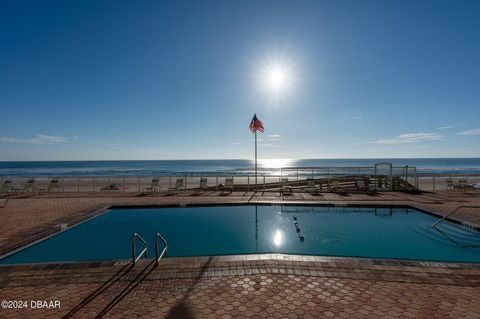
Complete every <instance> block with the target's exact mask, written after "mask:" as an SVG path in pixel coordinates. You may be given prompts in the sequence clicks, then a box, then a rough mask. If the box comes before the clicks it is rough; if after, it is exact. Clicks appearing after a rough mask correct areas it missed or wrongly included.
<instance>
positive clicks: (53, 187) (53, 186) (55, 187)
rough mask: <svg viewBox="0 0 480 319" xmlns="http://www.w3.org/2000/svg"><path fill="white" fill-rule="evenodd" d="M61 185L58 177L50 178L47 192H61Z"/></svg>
mask: <svg viewBox="0 0 480 319" xmlns="http://www.w3.org/2000/svg"><path fill="white" fill-rule="evenodd" d="M60 186H61V182H60V180H59V179H58V178H52V179H50V182H48V186H47V192H49V193H51V192H55V191H57V192H60Z"/></svg>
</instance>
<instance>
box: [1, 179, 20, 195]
mask: <svg viewBox="0 0 480 319" xmlns="http://www.w3.org/2000/svg"><path fill="white" fill-rule="evenodd" d="M0 192H1V193H7V194H8V193H10V192H16V189H15V187H13V181H12V180H11V179H6V180H4V181H3V184H2V187H0Z"/></svg>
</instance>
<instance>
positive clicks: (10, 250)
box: [0, 201, 480, 269]
mask: <svg viewBox="0 0 480 319" xmlns="http://www.w3.org/2000/svg"><path fill="white" fill-rule="evenodd" d="M249 205H258V206H276V205H295V206H318V207H338V208H341V207H359V208H362V207H363V208H412V209H416V210H418V211H420V212H423V213H426V214H429V215H433V216H435V217H439V218H444V217H445V220H448V221H450V222H453V223H455V224H459V225H462V226H463V225H464V221H462V220H460V219H457V218H453V217H450V216H448V217H446V215H442V214H440V213H437V212H435V211H433V210H430V209H426V208H424V207H418V206H417V205H415V204H371V203H369V204H366V203H345V202H338V201H332V202H322V203H316V202H312V201H308V202H306V201H303V202H298V201H268V202H265V201H249V202H247V203H245V202H241V203H232V202H230V203H221V202H218V203H181V202H179V203H164V204H132V205H116V204H113V205H106V206H103V207H100V208H96V209H92V210H87V211H86V216H85V217H84V218H76V219H73V222H68V223H63V224H59V225H56V226H53V227H52V229H47V230H45V231H44V232H39V233H37V234H35V235H34V236H32V238H30V239H28V238H27V239H26V240H24V241H22V242H20V243H17V244H16V245H11V246H13V247H8V246H7V248H6V249H1V250H0V253H1V255H0V260H2V259H5V258H7V257H8V256H10V255H13V254H15V253H17V252H20V251H22V250H24V249H26V248H28V247H30V246H33V245H36V244H38V243H40V242H42V241H44V240H47V239H49V238H51V237H53V236H56V235H58V234H60V233H62V232H64V231H67V230H69V229H70V228H73V227H76V226H79V225H81V224H83V223H85V222H88V221H89V220H91V219H94V218H97V217H99V216H101V215H103V214H105V213H107V212H108V211H110V210H112V209H135V208H185V207H209V206H215V207H218V206H249ZM64 225H67V226H66V227H65V226H64ZM469 225H470V226H473V227H472V228H473V229H474V230H475V231H480V225H477V224H474V223H469ZM259 255H288V256H299V257H319V258H327V259H332V260H333V259H338V260H357V261H358V260H361V261H363V262H365V261H372V260H377V261H389V262H393V263H400V265H403V266H408V265H411V263H414V264H421V263H424V264H425V263H427V264H448V265H450V268H464V266H465V265H473V266H476V267H479V268H480V263H470V262H449V261H433V260H416V259H395V258H375V257H349V256H322V255H301V254H281V253H260V254H239V255H213V256H186V257H171V258H169V260H172V259H173V258H209V257H210V258H219V257H228V258H231V257H232V256H240V257H241V258H245V257H246V256H248V257H251V256H259ZM126 261H129V262H131V259H117V260H102V261H66V262H45V263H22V264H0V269H5V268H8V267H20V266H22V265H24V266H26V267H28V268H31V267H35V266H37V265H38V266H39V267H40V268H44V267H46V266H50V267H47V268H48V269H56V268H59V267H62V266H64V265H72V264H82V265H84V264H89V265H91V266H92V267H99V266H100V265H102V266H105V265H111V266H114V265H115V264H117V263H125V262H126ZM417 266H418V265H417Z"/></svg>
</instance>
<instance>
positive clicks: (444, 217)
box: [430, 205, 480, 228]
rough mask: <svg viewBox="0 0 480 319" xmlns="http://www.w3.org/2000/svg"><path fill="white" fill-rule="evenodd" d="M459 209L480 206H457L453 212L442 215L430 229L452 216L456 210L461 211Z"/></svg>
mask: <svg viewBox="0 0 480 319" xmlns="http://www.w3.org/2000/svg"><path fill="white" fill-rule="evenodd" d="M461 208H480V206H475V205H473V206H472V205H466V206H459V207H457V208H455V209H454V210H453V211H451V212H450V213H448V214H446V215H444V216H443V217H442V218H440V219H439V220H437V221H436V222H435V223H433V224H432V225H430V227H432V228H436V226H437V225H438V224H440V223H441V222H443V221H444V220H445V219H447V218H449V217H450V216H451V215H453V213H455V212H456V211H457V210H459V209H461Z"/></svg>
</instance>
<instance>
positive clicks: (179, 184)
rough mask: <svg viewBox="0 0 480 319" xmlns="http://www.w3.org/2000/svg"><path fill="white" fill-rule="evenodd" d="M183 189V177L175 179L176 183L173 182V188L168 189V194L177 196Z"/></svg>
mask: <svg viewBox="0 0 480 319" xmlns="http://www.w3.org/2000/svg"><path fill="white" fill-rule="evenodd" d="M184 188H185V185H184V178H183V177H179V178H177V181H176V182H175V186H174V187H170V188H169V189H168V194H178V193H179V192H180V191H181V190H182V189H184Z"/></svg>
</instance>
